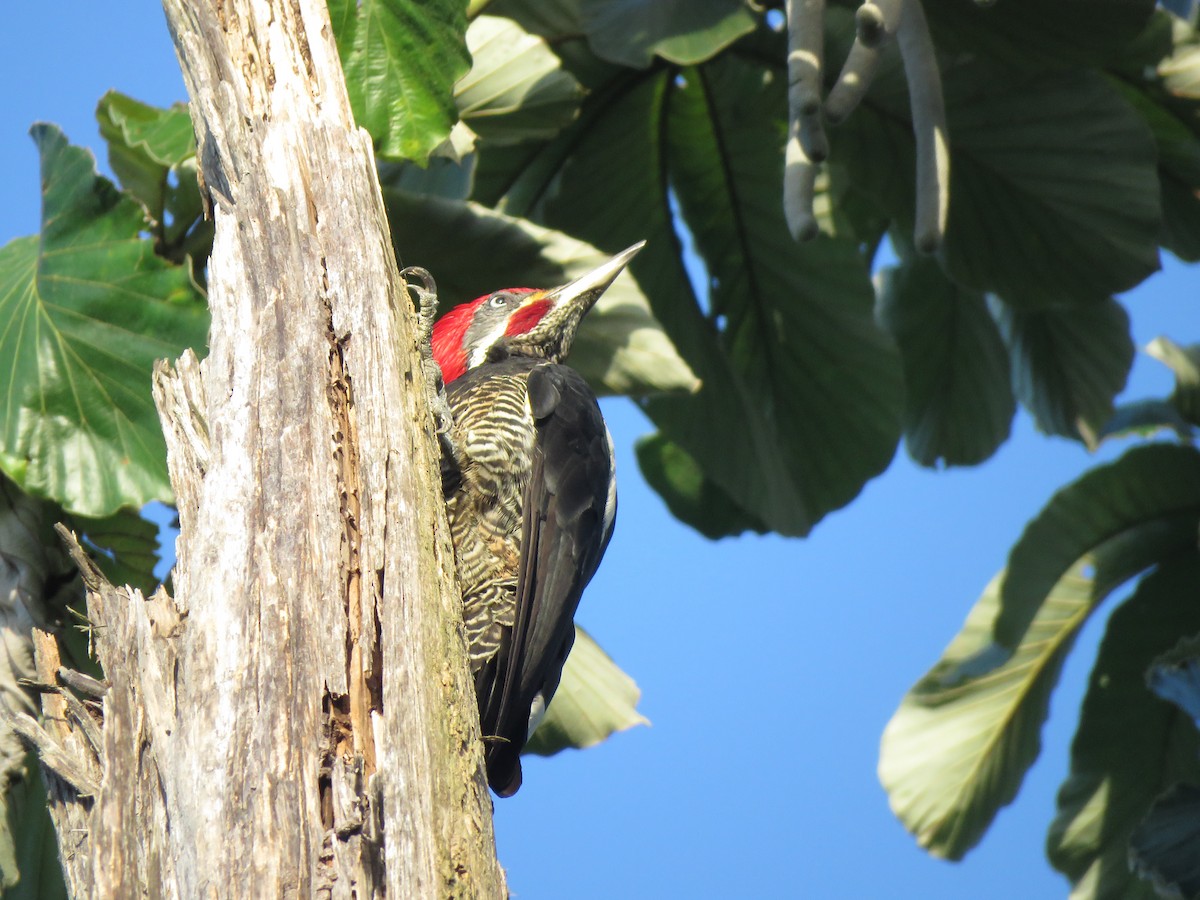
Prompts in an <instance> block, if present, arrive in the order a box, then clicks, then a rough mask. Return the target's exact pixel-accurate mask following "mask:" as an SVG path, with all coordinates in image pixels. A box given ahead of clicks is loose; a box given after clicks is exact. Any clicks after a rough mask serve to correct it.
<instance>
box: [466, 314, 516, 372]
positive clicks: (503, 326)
mask: <svg viewBox="0 0 1200 900" xmlns="http://www.w3.org/2000/svg"><path fill="white" fill-rule="evenodd" d="M507 330H508V317H505V318H503V319H501V320H500V322H499V323H498V324H497V325H496V327H495V328H493V329H492V330H491V332H490V333H489V334H488V335H487V337H486V338H484V339H483V340H482V341H480V342H479V343H478V344H476V345H475V348H474V349H473V350H472V351H471V356H470V358H469V359H468V360H467V368H468V369H473V368H475V367H476V366H479V365H482V364H483V363H484V362H486V361H487V355H488V351H489V350H491V349H492V345H493V344H494V343H496V341H498V340H500V338H502V337H504V332H505V331H507Z"/></svg>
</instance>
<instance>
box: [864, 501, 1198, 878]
mask: <svg viewBox="0 0 1200 900" xmlns="http://www.w3.org/2000/svg"><path fill="white" fill-rule="evenodd" d="M1197 518H1198V514H1197V513H1189V514H1183V515H1176V516H1172V517H1169V518H1167V519H1164V520H1162V521H1155V522H1148V523H1144V524H1142V525H1141V526H1139V527H1137V528H1134V529H1132V530H1130V531H1129V532H1127V533H1125V534H1120V535H1118V536H1116V537H1114V538H1112V539H1110V540H1108V541H1104V542H1101V543H1099V544H1098V545H1096V546H1094V547H1093V548H1091V552H1089V553H1088V554H1087V555H1083V556H1081V557H1077V558H1076V559H1075V560H1074V561H1073V564H1072V565H1071V566H1070V567H1069V568H1068V569H1067V570H1066V571H1064V572H1063V573H1062V576H1061V577H1060V578H1058V579H1056V581H1055V583H1053V584H1051V585H1050V586H1049V587H1048V588H1047V590H1046V591H1045V592H1044V593H1043V594H1042V595H1041V597H1040V598H1039V599H1040V603H1039V605H1038V607H1037V612H1036V615H1035V616H1034V618H1033V620H1032V622H1031V623H1030V624H1029V626H1028V628H1027V629H1025V631H1024V632H1023V634H1022V637H1021V640H1020V642H1019V643H1018V645H1017V646H1016V648H1015V649H1014V650H1013V651H1012V652H1011V653H1009V652H1007V651H1004V650H1002V649H1001V648H999V647H998V646H997V645H996V642H995V631H996V628H997V622H998V620H999V618H1000V616H1001V614H1002V610H1003V602H1004V591H1005V587H1006V585H1007V584H1008V583H1010V582H1011V581H1012V580H1013V578H1014V575H1015V567H1013V566H1010V567H1009V569H1008V570H1006V571H1005V572H1001V573H1000V574H999V575H998V576H997V577H996V578H994V579H993V580H992V582H991V583H990V584H989V585H988V587H987V589H986V590H985V591H984V593H983V595H982V596H981V597H980V598H979V600H978V601H977V602H976V604H975V606H974V607H973V608H972V610H971V612H970V615H968V617H967V621H966V623H965V624H964V625H963V628H962V631H960V632H959V634H958V635H957V636H956V637H955V638H954V640H953V641H952V642H951V643H950V646H948V647H947V648H946V650H945V652H944V653H943V654H942V658H941V660H939V661H938V663H937V664H936V665H935V666H934V667H933V668H932V669H931V670H930V671H929V673H928V674H926V675H925V677H923V678H922V679H921V680H920V681H919V682H918V683H917V684H916V686H915V687H913V689H912V690H911V691H909V692H908V694H907V695H905V697H904V700H903V702H902V703H901V704H900V708H899V709H898V710H897V711H896V713H895V715H894V716H893V717H892V720H891V721H890V722H889V723H888V726H887V729H886V730H885V731H884V735H883V743H882V746H881V747H880V753H879V778H880V781H882V782H883V786H884V787H885V788H886V789H887V792H888V797H889V800H890V802H891V806H892V811H893V812H895V814H896V816H897V817H898V818H899V819H900V820H901V821H902V822H903V823H904V825H905V827H906V828H908V830H909V831H911V832H912V833H913V834H914V835H915V836H916V838H917V840H918V842H919V843H920V844H921V846H922V847H924V848H925V849H927V850H928V851H929V852H931V853H933V854H935V855H937V856H943V857H947V858H950V859H960V858H961V857H962V856H963V855H964V854H965V853H966V852H967V851H968V850H970V849H971V848H972V847H973V846H975V844H976V843H978V841H979V840H980V838H982V837H983V834H984V832H985V831H986V830H987V828H988V826H989V825H990V824H991V822H992V819H993V818H994V817H995V815H996V813H997V812H998V811H999V810H1000V808H1001V807H1002V806H1004V805H1005V804H1007V803H1010V802H1011V801H1012V799H1013V798H1014V797H1015V796H1016V793H1017V790H1018V789H1019V788H1020V786H1021V781H1022V780H1023V779H1024V777H1025V772H1026V771H1027V770H1028V768H1029V766H1030V765H1032V763H1033V761H1034V759H1036V758H1037V755H1038V751H1039V750H1040V747H1041V727H1042V723H1043V722H1044V721H1045V718H1046V712H1047V710H1048V708H1049V703H1050V693H1051V691H1053V689H1054V686H1055V684H1056V683H1057V681H1058V675H1059V672H1060V671H1061V669H1062V663H1063V660H1064V658H1065V656H1066V654H1067V652H1068V651H1069V650H1070V648H1071V645H1072V644H1073V642H1074V640H1075V637H1076V635H1077V634H1078V632H1079V629H1080V627H1082V625H1083V623H1084V622H1085V621H1086V620H1087V617H1088V616H1089V615H1090V614H1091V613H1092V612H1093V611H1094V610H1095V608H1096V606H1097V605H1098V604H1099V603H1100V601H1101V600H1103V599H1104V598H1105V597H1106V596H1108V595H1109V594H1110V593H1111V592H1112V591H1113V590H1115V589H1116V588H1117V587H1119V586H1120V585H1121V584H1122V583H1124V582H1125V581H1127V580H1128V579H1130V578H1132V577H1133V576H1135V575H1136V574H1137V573H1138V572H1141V571H1142V570H1144V569H1145V568H1146V567H1148V566H1150V565H1153V564H1154V563H1155V562H1156V561H1158V560H1159V559H1162V558H1164V557H1169V556H1170V555H1171V554H1173V553H1176V552H1178V551H1179V550H1180V549H1181V548H1186V547H1188V546H1189V544H1194V541H1195V533H1196V523H1197Z"/></svg>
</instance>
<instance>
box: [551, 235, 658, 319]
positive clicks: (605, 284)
mask: <svg viewBox="0 0 1200 900" xmlns="http://www.w3.org/2000/svg"><path fill="white" fill-rule="evenodd" d="M645 246H646V242H645V241H638V242H637V243H636V244H634V245H633V246H632V247H627V248H626V249H624V250H622V251H621V252H620V253H618V254H617V255H616V256H614V257H613V258H612V259H610V260H609V261H608V262H605V263H601V264H600V265H598V266H596V268H594V269H592V270H591V271H590V272H588V273H587V274H586V275H581V276H580V277H579V278H576V279H575V280H574V281H572V282H570V283H569V284H564V285H563V286H562V287H559V288H555V289H554V290H552V291H550V292H549V293H548V294H546V295H545V297H544V298H543V299H546V300H549V301H550V302H551V303H553V304H554V306H555V307H559V306H568V305H575V304H578V305H581V306H582V307H583V312H587V311H588V310H589V309H591V307H592V304H594V303H595V302H596V301H597V300H599V299H600V296H601V295H602V294H603V293H604V292H605V291H606V290H608V288H609V287H610V286H611V285H612V283H613V282H614V281H616V280H617V276H618V275H620V274H621V272H623V271H624V270H625V267H626V266H627V265H629V261H630V260H631V259H633V258H634V257H635V256H637V255H638V251H639V250H641V249H642V248H643V247H645Z"/></svg>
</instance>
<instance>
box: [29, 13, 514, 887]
mask: <svg viewBox="0 0 1200 900" xmlns="http://www.w3.org/2000/svg"><path fill="white" fill-rule="evenodd" d="M164 8H165V10H166V13H167V18H168V22H169V24H170V27H171V30H172V34H173V36H174V38H175V42H176V48H177V51H178V54H179V58H180V62H181V65H182V67H183V71H184V78H185V81H186V83H187V87H188V92H189V94H190V95H191V98H192V117H193V122H194V124H195V127H196V132H197V135H198V140H199V151H198V157H199V160H200V168H201V174H202V185H203V186H205V187H206V189H207V191H208V195H209V201H210V203H211V209H212V213H213V217H214V219H215V227H216V236H215V242H214V248H213V254H212V257H211V260H210V262H209V281H208V287H209V304H210V307H211V310H212V315H213V324H212V331H211V334H210V340H209V355H208V358H207V359H205V360H204V362H202V363H201V362H197V360H196V358H195V357H194V356H193V355H191V354H186V355H185V356H184V357H183V358H181V359H180V360H179V361H178V362H177V363H176V365H175V366H174V367H168V366H165V365H163V366H160V367H159V369H158V371H157V372H156V375H155V400H156V402H157V403H158V407H159V413H160V416H161V417H162V420H163V424H164V430H165V434H166V438H167V447H168V455H169V466H170V473H171V480H172V484H173V486H174V488H175V492H176V496H177V502H178V507H179V519H180V525H181V534H180V538H179V541H178V545H177V564H176V569H175V575H174V586H175V592H176V593H175V596H174V597H170V596H168V595H167V594H166V593H165V592H164V591H161V590H160V591H159V592H158V593H156V594H155V595H154V596H153V597H151V598H150V599H149V600H146V599H144V598H143V597H142V596H141V594H140V593H138V592H137V591H133V590H130V589H122V590H118V589H116V588H114V587H112V586H111V585H109V584H107V582H105V581H104V580H103V578H102V577H100V575H99V573H98V572H96V571H95V570H94V569H91V568H89V567H88V566H87V564H86V561H85V560H82V558H81V560H80V562H81V565H82V566H83V567H84V571H85V582H86V583H87V587H88V601H89V618H90V620H91V622H92V623H93V628H94V632H93V639H94V643H95V649H96V653H97V656H98V658H99V659H100V661H101V664H102V665H103V667H104V671H105V675H106V678H107V681H108V689H107V691H106V692H105V694H104V698H103V701H102V706H103V725H102V745H101V746H102V750H101V753H100V754H99V760H98V764H99V767H100V769H99V770H102V772H103V776H102V779H101V781H100V788H99V790H98V792H96V795H95V798H94V800H87V799H86V798H80V797H79V796H78V795H75V803H76V807H75V809H74V810H73V811H72V814H73V815H74V817H75V819H74V822H73V823H69V822H68V821H67V818H66V817H65V816H62V815H59V816H57V817H56V825H57V827H58V829H59V833H60V836H61V835H62V834H63V829H64V828H74V829H75V831H76V832H78V831H80V830H83V831H84V834H83V837H82V838H81V839H80V840H79V841H78V842H77V843H76V844H74V845H72V847H71V848H70V849H71V857H72V858H71V859H70V860H68V861H67V862H66V866H67V868H68V875H69V883H70V884H71V885H72V890H73V893H74V894H75V895H76V896H95V897H114V898H127V897H137V896H149V897H168V898H170V897H180V898H191V897H310V896H330V897H351V896H356V897H360V898H362V897H383V896H390V897H393V898H410V897H412V898H421V897H499V896H503V895H504V894H505V889H504V881H503V873H502V871H501V870H500V868H499V865H498V864H497V862H496V858H495V849H494V840H493V836H492V821H491V804H490V799H489V796H488V794H487V788H486V782H485V779H484V775H483V768H482V754H481V753H480V749H479V740H478V733H477V732H478V721H477V717H476V715H475V712H474V697H473V693H472V689H471V684H470V681H469V678H468V674H467V667H466V661H465V642H464V638H463V634H462V626H461V611H460V598H459V595H458V591H457V585H456V583H455V577H454V568H453V555H452V550H451V548H450V545H449V542H448V538H447V534H448V532H447V530H446V527H445V512H444V508H443V506H442V503H441V499H440V480H439V477H438V472H437V466H436V461H437V457H436V453H437V450H436V444H435V441H434V436H433V431H432V424H431V421H430V417H429V413H428V410H427V408H426V403H425V400H424V395H423V391H422V382H421V374H420V373H421V369H420V363H419V359H418V356H417V352H416V345H415V338H414V328H413V317H412V303H411V301H410V299H409V298H408V296H407V294H406V292H405V291H404V289H403V287H402V283H401V281H400V279H399V275H398V273H397V270H396V263H395V259H394V256H393V251H392V248H391V245H390V241H389V237H388V229H387V224H386V221H385V217H384V212H383V205H382V201H381V197H380V192H379V186H378V183H377V181H376V176H375V168H374V161H373V158H372V153H371V144H370V140H369V138H368V137H367V136H366V135H365V134H364V133H362V132H360V131H358V130H357V129H356V128H355V127H354V125H353V121H352V117H351V113H350V110H349V103H348V100H347V98H346V94H345V88H344V84H343V81H342V75H341V70H340V66H339V63H338V59H337V54H336V50H335V48H334V45H333V39H332V33H331V30H330V27H329V22H328V18H327V15H326V12H325V9H324V6H323V4H321V3H319V2H317V0H295V2H284V0H165V2H164ZM55 669H56V667H55V668H52V669H50V670H49V671H50V674H49V676H48V677H50V678H53V677H54V672H55ZM60 699H61V698H60ZM63 709H64V718H65V720H66V721H67V722H68V726H67V727H68V731H69V733H70V735H71V737H72V738H73V739H75V741H76V743H75V744H74V745H73V746H72V747H71V748H68V749H70V750H72V751H73V752H75V753H77V754H79V755H80V756H81V758H86V757H87V756H88V755H89V753H90V752H91V750H90V747H89V742H88V740H87V738H88V737H91V738H93V739H94V738H95V735H89V734H88V733H87V729H85V728H81V727H79V726H80V723H79V722H78V720H76V722H75V727H73V728H72V727H70V724H69V721H70V713H71V709H70V708H69V706H68V704H67V703H66V702H65V701H64V703H63ZM77 711H78V710H77ZM73 771H74V770H73ZM81 771H84V772H86V771H88V770H87V769H86V768H84V769H82V770H81ZM80 817H82V818H83V819H84V820H85V821H86V827H85V828H84V829H80V827H79V820H80Z"/></svg>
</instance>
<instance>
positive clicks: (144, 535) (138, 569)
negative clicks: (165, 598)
mask: <svg viewBox="0 0 1200 900" xmlns="http://www.w3.org/2000/svg"><path fill="white" fill-rule="evenodd" d="M67 525H68V527H70V528H72V529H74V530H76V531H79V532H82V535H83V538H82V542H83V545H84V547H85V548H86V549H87V550H88V551H89V554H90V555H91V557H92V558H93V559H94V560H95V561H96V564H97V565H98V566H99V567H100V570H101V571H102V572H103V573H104V574H105V576H107V578H108V580H109V581H111V582H112V583H113V584H115V585H117V586H121V585H126V584H127V585H130V586H131V587H135V588H137V589H138V590H139V591H141V592H142V594H143V595H146V596H149V594H150V593H151V591H153V590H154V588H155V587H157V586H158V579H157V578H155V577H154V567H155V566H157V565H158V561H159V553H158V549H159V547H158V526H157V525H155V524H154V523H153V522H149V521H147V520H146V519H143V518H142V517H141V516H140V515H138V514H137V513H136V512H135V511H133V510H130V509H123V510H120V511H119V512H117V513H115V514H113V515H111V516H106V517H105V518H102V519H88V518H85V517H83V516H72V517H71V519H70V520H69V521H68V523H67Z"/></svg>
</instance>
